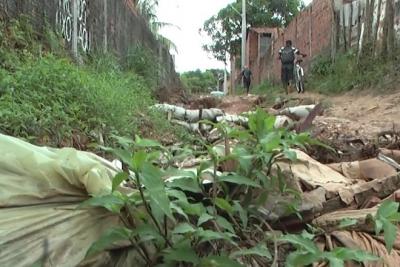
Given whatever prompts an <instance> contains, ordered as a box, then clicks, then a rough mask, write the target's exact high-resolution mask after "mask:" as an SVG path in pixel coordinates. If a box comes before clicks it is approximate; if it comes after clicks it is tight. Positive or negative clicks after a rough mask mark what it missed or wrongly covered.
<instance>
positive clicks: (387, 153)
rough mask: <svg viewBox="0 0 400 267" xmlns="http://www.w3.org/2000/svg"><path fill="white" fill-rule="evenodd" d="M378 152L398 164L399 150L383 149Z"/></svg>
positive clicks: (399, 161) (399, 159)
mask: <svg viewBox="0 0 400 267" xmlns="http://www.w3.org/2000/svg"><path fill="white" fill-rule="evenodd" d="M380 152H381V153H382V154H383V155H385V156H387V157H390V158H392V159H394V160H395V161H396V162H397V163H399V164H400V150H390V149H385V148H383V149H380Z"/></svg>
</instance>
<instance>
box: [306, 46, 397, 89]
mask: <svg viewBox="0 0 400 267" xmlns="http://www.w3.org/2000/svg"><path fill="white" fill-rule="evenodd" d="M397 60H398V59H396V58H392V59H385V58H383V57H375V56H372V55H370V56H367V55H363V56H362V57H358V56H357V54H356V53H355V52H354V51H349V52H347V53H345V54H340V55H338V57H337V58H336V59H335V61H334V62H332V60H331V59H330V58H329V57H327V56H320V57H317V58H316V59H315V60H314V62H313V63H312V66H311V73H310V76H309V79H308V83H307V87H308V88H311V89H313V90H316V91H318V92H321V93H326V94H336V93H341V92H345V91H349V90H353V89H365V88H374V89H375V91H379V92H383V91H385V90H387V89H390V88H391V87H394V86H395V85H396V83H397V81H398V75H397V74H396V72H397V71H398V70H397V69H396V68H397V67H396V66H397V65H398V64H397V62H396V61H397ZM382 89H383V90H382Z"/></svg>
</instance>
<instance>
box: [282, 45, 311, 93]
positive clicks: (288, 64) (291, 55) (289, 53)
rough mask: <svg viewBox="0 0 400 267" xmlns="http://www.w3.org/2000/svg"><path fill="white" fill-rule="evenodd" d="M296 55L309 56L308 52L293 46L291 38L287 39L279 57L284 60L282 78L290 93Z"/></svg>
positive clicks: (287, 91)
mask: <svg viewBox="0 0 400 267" xmlns="http://www.w3.org/2000/svg"><path fill="white" fill-rule="evenodd" d="M296 55H301V56H303V57H305V56H307V55H306V54H301V53H300V51H299V50H298V49H297V48H295V47H293V46H292V41H291V40H287V41H286V46H284V47H282V48H281V49H280V50H279V59H280V60H281V62H282V70H281V79H282V83H283V88H284V89H285V92H286V94H289V86H290V84H291V82H293V75H294V65H295V61H296ZM299 93H300V92H299Z"/></svg>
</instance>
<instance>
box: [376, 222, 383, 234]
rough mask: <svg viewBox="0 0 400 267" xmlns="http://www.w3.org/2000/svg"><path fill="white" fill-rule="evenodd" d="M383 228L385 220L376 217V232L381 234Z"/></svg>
mask: <svg viewBox="0 0 400 267" xmlns="http://www.w3.org/2000/svg"><path fill="white" fill-rule="evenodd" d="M382 229H383V222H382V220H379V219H376V220H375V234H376V235H379V234H380V233H381V232H382Z"/></svg>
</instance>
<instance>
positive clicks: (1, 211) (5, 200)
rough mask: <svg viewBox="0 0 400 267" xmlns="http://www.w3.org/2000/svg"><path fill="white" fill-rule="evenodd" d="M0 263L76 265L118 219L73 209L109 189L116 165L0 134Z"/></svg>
mask: <svg viewBox="0 0 400 267" xmlns="http://www.w3.org/2000/svg"><path fill="white" fill-rule="evenodd" d="M0 151H1V153H0V266H13V267H20V266H21V267H25V266H27V267H28V266H29V267H30V266H32V265H33V264H34V263H36V262H38V261H40V262H41V264H42V265H43V266H57V267H64V266H65V267H70V266H71V267H72V266H78V265H79V264H80V263H81V262H82V261H83V260H84V258H85V254H86V252H87V250H88V248H89V247H90V245H91V244H92V243H93V242H95V241H97V240H98V239H99V237H100V236H101V234H102V233H103V232H104V231H105V229H109V228H110V227H113V226H119V225H120V224H119V218H118V217H117V216H114V215H113V214H111V213H110V212H108V211H106V210H105V209H101V208H98V209H85V210H81V209H80V210H77V209H76V207H77V206H78V205H79V204H80V203H81V202H82V201H84V200H86V199H88V198H89V197H90V196H91V195H93V196H100V195H103V194H109V193H110V192H111V187H112V186H111V185H112V183H111V181H112V178H113V177H114V175H115V174H116V173H117V172H118V169H116V168H114V167H113V165H112V164H111V163H110V162H107V161H106V160H104V159H101V158H100V157H97V156H96V155H94V154H91V153H86V152H80V151H77V150H75V149H71V148H64V149H52V148H47V147H37V146H34V145H31V144H29V143H26V142H23V141H21V140H19V139H16V138H13V137H9V136H5V135H0Z"/></svg>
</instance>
